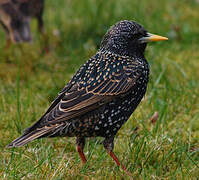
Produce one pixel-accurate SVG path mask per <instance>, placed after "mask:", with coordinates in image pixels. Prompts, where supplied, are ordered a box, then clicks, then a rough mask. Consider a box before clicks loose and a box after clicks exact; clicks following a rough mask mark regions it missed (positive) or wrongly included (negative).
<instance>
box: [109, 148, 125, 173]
mask: <svg viewBox="0 0 199 180" xmlns="http://www.w3.org/2000/svg"><path fill="white" fill-rule="evenodd" d="M107 152H108V153H109V155H110V156H111V157H112V158H113V160H114V161H115V162H116V164H117V165H118V166H120V165H121V166H122V168H123V169H124V170H125V171H127V170H126V168H125V167H124V165H123V164H122V163H120V162H119V159H118V158H117V156H116V155H115V154H114V152H113V151H108V150H107Z"/></svg>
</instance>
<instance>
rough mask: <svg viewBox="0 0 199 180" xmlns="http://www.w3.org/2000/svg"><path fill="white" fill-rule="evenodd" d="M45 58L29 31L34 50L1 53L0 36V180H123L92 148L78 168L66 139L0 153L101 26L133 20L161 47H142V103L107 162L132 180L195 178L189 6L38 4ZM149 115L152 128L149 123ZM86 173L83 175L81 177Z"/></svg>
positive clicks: (194, 73) (154, 0)
mask: <svg viewBox="0 0 199 180" xmlns="http://www.w3.org/2000/svg"><path fill="white" fill-rule="evenodd" d="M44 19H45V28H46V32H47V34H48V36H49V43H50V52H49V53H48V54H45V53H44V52H43V45H44V43H43V40H42V37H41V36H40V35H39V33H38V32H37V28H36V21H35V20H33V21H32V24H31V26H32V32H33V35H34V42H33V43H32V44H22V45H12V46H11V48H10V49H4V45H5V36H4V32H3V31H2V29H0V42H1V43H0V69H1V70H0V84H1V86H0V94H1V96H0V177H1V179H56V180H58V179H129V177H128V176H127V175H126V174H125V173H124V172H123V171H122V170H121V169H120V168H118V167H117V166H116V165H115V163H114V162H113V161H112V159H111V158H109V157H108V155H107V154H106V152H105V150H104V149H103V147H102V145H101V140H102V139H101V138H96V139H88V140H87V144H86V147H85V154H86V156H87V158H88V163H87V165H85V166H83V165H82V164H81V162H80V159H79V156H78V154H77V152H76V150H75V139H74V138H54V139H41V140H36V141H34V142H32V143H30V144H28V145H27V146H25V147H21V148H14V149H5V146H6V145H7V144H8V143H10V142H11V141H12V140H13V139H15V138H16V137H18V136H19V135H20V134H21V133H22V130H23V129H24V128H26V127H28V126H30V125H31V124H32V123H33V122H34V121H36V120H37V119H38V118H39V117H40V116H41V115H42V114H43V113H44V112H45V110H46V109H47V107H48V106H49V104H50V102H51V101H52V100H53V99H54V98H55V97H56V95H57V93H58V92H59V91H60V90H61V89H62V87H63V86H64V85H65V84H66V82H68V81H69V80H70V78H71V77H72V75H73V74H74V73H75V71H76V70H77V69H78V68H79V66H80V65H81V64H82V63H84V62H85V61H86V60H87V59H88V58H89V57H90V56H91V55H93V54H95V52H96V50H97V49H98V47H99V43H100V40H101V38H102V37H103V35H104V33H105V32H106V31H107V29H108V28H109V26H111V25H112V24H114V23H115V22H117V21H119V20H122V19H129V20H135V21H137V22H139V23H141V24H143V26H144V27H145V28H146V29H147V30H148V31H149V32H152V33H157V34H160V35H164V36H168V37H169V41H168V42H160V43H151V44H149V46H148V47H147V52H146V58H147V59H148V61H149V63H150V67H151V74H150V82H149V85H148V90H147V94H146V96H145V98H144V99H143V101H142V103H141V104H140V105H139V107H138V108H137V109H136V111H135V112H134V114H133V115H132V116H131V118H130V119H129V120H128V122H127V123H126V124H125V125H124V126H123V127H122V129H121V130H120V131H119V132H118V134H117V136H116V139H115V149H114V151H115V153H116V154H117V155H118V157H119V159H120V160H121V161H122V162H123V164H124V165H125V166H126V167H127V169H128V171H129V172H130V173H131V174H132V177H133V178H135V179H197V178H198V177H199V142H198V139H199V91H198V89H199V80H198V79H199V71H198V69H199V61H198V59H199V51H198V41H199V36H198V19H199V14H198V1H197V0H189V1H187V0H181V1H180V0H162V1H161V3H160V1H158V0H151V1H147V0H144V1H139V0H134V1H132V0H118V1H115V0H109V1H103V0H84V1H79V0H67V1H66V0H59V1H53V0H48V1H46V8H45V13H44ZM155 111H158V113H159V118H158V121H157V122H156V123H154V124H153V123H151V121H150V118H151V116H152V115H153V113H154V112H155ZM88 166H89V167H88Z"/></svg>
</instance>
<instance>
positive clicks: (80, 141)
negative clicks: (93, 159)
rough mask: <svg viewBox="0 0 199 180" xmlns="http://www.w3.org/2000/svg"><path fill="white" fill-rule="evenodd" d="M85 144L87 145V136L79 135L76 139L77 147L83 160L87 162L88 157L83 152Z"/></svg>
mask: <svg viewBox="0 0 199 180" xmlns="http://www.w3.org/2000/svg"><path fill="white" fill-rule="evenodd" d="M84 146H85V138H83V137H77V139H76V149H77V152H78V153H79V156H80V158H81V160H82V162H83V163H84V164H85V163H86V157H85V155H84V152H83V149H84Z"/></svg>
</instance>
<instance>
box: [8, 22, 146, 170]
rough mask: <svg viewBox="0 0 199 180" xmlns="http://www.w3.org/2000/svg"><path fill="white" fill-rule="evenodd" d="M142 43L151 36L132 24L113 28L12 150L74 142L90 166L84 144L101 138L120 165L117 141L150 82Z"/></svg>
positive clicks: (120, 23)
mask: <svg viewBox="0 0 199 180" xmlns="http://www.w3.org/2000/svg"><path fill="white" fill-rule="evenodd" d="M143 37H147V31H146V30H145V29H144V28H143V27H142V26H141V25H139V24H137V23H135V22H133V21H126V20H125V21H120V22H118V23H117V24H116V25H114V26H112V27H111V28H110V30H109V31H108V32H107V33H106V35H105V36H104V38H103V40H102V43H101V46H100V49H99V51H98V52H97V53H96V55H94V56H93V57H91V58H90V59H89V60H88V61H87V62H86V63H85V64H84V65H82V66H81V67H80V69H79V70H78V71H77V73H76V74H75V75H74V76H73V78H72V79H71V81H70V82H69V83H68V84H67V85H66V86H65V87H64V88H63V90H62V91H61V92H60V93H59V95H58V96H57V98H56V99H55V100H54V101H53V102H52V104H51V106H50V107H49V109H48V110H47V112H46V113H45V114H44V115H43V116H42V117H41V119H40V120H39V121H37V122H36V123H35V124H34V125H33V126H31V127H30V128H28V129H26V130H25V132H24V134H23V135H22V136H21V137H19V138H17V139H16V140H14V141H13V142H12V143H11V144H9V145H8V147H15V146H21V145H24V144H27V143H28V142H30V141H32V140H34V139H37V138H41V137H55V136H72V137H73V136H74V137H77V142H76V143H77V150H78V152H79V154H80V157H81V158H82V161H83V162H86V158H85V156H84V154H83V148H84V144H85V138H86V137H93V136H101V137H104V141H103V145H104V147H105V149H106V150H107V152H108V153H109V154H110V155H111V157H112V158H113V159H114V160H115V161H116V163H117V164H118V165H120V163H119V161H118V159H117V157H116V156H115V155H114V153H113V152H112V150H113V147H114V143H113V141H114V136H115V135H116V133H117V131H118V130H119V129H120V128H121V127H122V125H123V124H124V123H125V122H126V121H127V120H128V119H129V117H130V116H131V114H132V113H133V111H134V110H135V109H136V107H137V106H138V104H139V103H140V101H141V99H142V98H143V96H144V94H145V92H146V88H147V83H148V79H149V65H148V63H147V61H146V59H145V58H144V54H143V53H144V50H145V48H146V43H145V42H143ZM141 40H142V41H141ZM123 168H124V167H123ZM124 169H125V168H124Z"/></svg>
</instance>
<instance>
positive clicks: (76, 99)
mask: <svg viewBox="0 0 199 180" xmlns="http://www.w3.org/2000/svg"><path fill="white" fill-rule="evenodd" d="M95 58H102V57H98V56H97V57H95ZM103 58H104V57H103ZM116 60H117V59H116ZM121 62H122V60H118V63H117V65H116V66H113V67H114V68H112V69H111V67H108V66H109V65H110V64H109V62H107V63H106V62H104V64H103V63H96V64H94V63H90V64H89V65H88V66H87V67H84V68H83V70H82V71H83V73H82V74H81V77H79V79H80V80H79V81H78V82H76V83H74V84H73V85H71V86H70V87H69V88H68V86H67V87H66V88H65V90H63V91H62V92H61V93H60V95H59V96H58V98H56V100H55V101H54V103H52V105H51V107H50V108H49V110H48V111H47V113H46V115H45V123H50V124H51V123H52V124H54V123H58V122H62V121H66V120H71V119H72V118H75V117H78V116H81V115H83V114H85V113H86V112H89V111H92V110H94V109H97V108H98V107H100V106H102V105H104V104H106V103H108V102H110V101H112V99H113V98H115V97H116V96H119V95H121V94H124V93H126V92H128V91H129V89H130V88H132V87H133V86H134V85H135V83H136V80H137V78H138V77H139V76H140V72H139V71H138V70H137V69H138V68H137V66H138V65H139V64H138V63H137V62H136V61H135V63H134V64H133V63H131V65H122V63H121ZM103 65H104V66H105V67H106V66H107V67H106V68H105V67H104V66H103ZM85 68H86V69H90V70H89V72H87V70H85ZM77 74H78V73H77Z"/></svg>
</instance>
